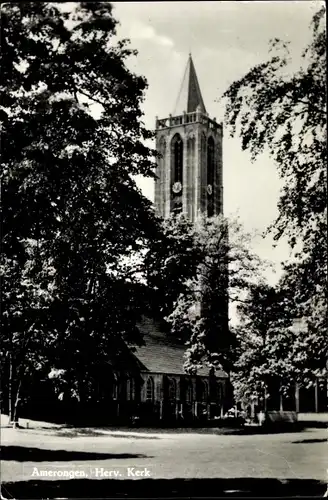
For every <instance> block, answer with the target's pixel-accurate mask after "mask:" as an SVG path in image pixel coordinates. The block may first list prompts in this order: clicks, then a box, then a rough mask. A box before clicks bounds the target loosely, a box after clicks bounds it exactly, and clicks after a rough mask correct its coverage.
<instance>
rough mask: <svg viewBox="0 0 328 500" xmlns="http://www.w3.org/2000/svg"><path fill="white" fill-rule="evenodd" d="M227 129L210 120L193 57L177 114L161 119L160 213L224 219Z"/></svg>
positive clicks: (157, 189)
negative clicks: (222, 215) (223, 139)
mask: <svg viewBox="0 0 328 500" xmlns="http://www.w3.org/2000/svg"><path fill="white" fill-rule="evenodd" d="M222 134H223V127H222V124H221V123H217V122H216V119H215V118H214V119H210V118H209V115H208V113H207V112H206V108H205V105H204V101H203V98H202V94H201V91H200V87H199V83H198V79H197V75H196V71H195V67H194V63H193V60H192V57H191V55H189V60H188V63H187V67H186V70H185V74H184V77H183V81H182V86H181V89H180V92H179V95H178V99H177V103H176V107H175V110H174V114H173V115H170V116H169V117H168V118H164V119H158V118H156V149H157V151H158V152H159V153H160V155H161V157H160V158H159V159H158V164H157V170H156V175H157V179H156V183H155V207H156V209H157V212H158V213H159V215H161V216H162V217H164V218H167V217H169V216H170V214H171V213H179V212H183V213H184V214H186V216H187V217H188V218H189V219H190V220H191V221H193V222H194V221H195V220H196V218H197V216H198V215H199V214H204V213H205V215H207V216H208V217H211V216H213V215H218V214H222V213H223V186H222Z"/></svg>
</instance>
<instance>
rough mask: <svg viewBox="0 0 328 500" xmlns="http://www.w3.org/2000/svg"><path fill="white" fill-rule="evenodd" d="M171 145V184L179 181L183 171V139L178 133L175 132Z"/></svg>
mask: <svg viewBox="0 0 328 500" xmlns="http://www.w3.org/2000/svg"><path fill="white" fill-rule="evenodd" d="M171 147H172V151H171V153H172V160H173V164H172V184H174V183H176V182H181V184H182V176H183V174H182V172H183V141H182V139H181V137H180V135H179V134H175V136H174V137H173V139H172V143H171Z"/></svg>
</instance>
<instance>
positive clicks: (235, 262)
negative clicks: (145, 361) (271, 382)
mask: <svg viewBox="0 0 328 500" xmlns="http://www.w3.org/2000/svg"><path fill="white" fill-rule="evenodd" d="M163 224H164V230H163V233H164V235H165V236H164V240H163V241H162V244H158V246H157V247H154V248H153V249H152V250H151V251H150V252H149V254H148V256H147V269H148V283H149V284H150V287H151V290H152V291H153V293H154V301H153V307H155V309H156V308H157V310H159V311H160V313H161V314H162V315H163V316H164V314H165V315H166V317H165V319H166V322H167V325H168V329H169V331H170V335H174V337H175V339H179V340H180V341H181V342H184V343H185V344H186V346H187V347H186V362H185V369H186V371H188V372H196V371H197V368H199V367H201V366H202V365H203V364H204V363H207V364H209V365H210V366H221V367H224V368H225V369H227V370H230V368H231V362H232V357H233V353H232V352H231V348H232V345H233V338H232V336H231V334H230V331H229V325H228V322H229V311H228V302H229V300H230V301H232V302H233V301H238V300H239V299H240V294H241V293H243V292H244V290H245V288H247V286H248V283H249V282H251V281H252V280H253V279H256V276H257V275H258V273H259V272H260V268H261V265H262V263H260V261H259V259H258V258H257V257H256V256H255V255H254V254H252V252H251V251H250V250H249V248H250V244H249V243H250V239H251V237H250V235H247V234H245V233H244V232H243V229H242V227H241V224H240V223H239V222H238V221H228V220H227V219H225V218H223V217H221V216H218V217H213V218H210V219H207V218H206V217H200V218H199V220H198V221H197V222H196V223H195V224H192V223H190V222H189V221H188V220H186V219H185V217H184V216H183V215H181V216H179V217H175V216H173V217H172V218H170V219H168V220H166V221H164V223H163ZM158 304H162V307H161V308H158Z"/></svg>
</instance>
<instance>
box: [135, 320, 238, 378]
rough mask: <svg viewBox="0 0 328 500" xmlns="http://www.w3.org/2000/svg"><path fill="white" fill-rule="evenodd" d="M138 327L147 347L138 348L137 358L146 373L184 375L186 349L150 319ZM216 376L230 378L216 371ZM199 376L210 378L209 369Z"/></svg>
mask: <svg viewBox="0 0 328 500" xmlns="http://www.w3.org/2000/svg"><path fill="white" fill-rule="evenodd" d="M138 327H139V329H140V331H141V332H142V333H143V335H144V341H145V343H146V345H145V346H142V347H138V348H137V350H136V352H135V356H136V357H137V358H138V360H139V362H141V363H142V365H144V367H145V371H149V372H153V373H167V374H172V375H183V374H184V369H183V364H184V361H185V359H184V357H183V355H184V353H185V350H186V347H185V346H183V345H181V344H177V343H174V340H173V339H169V338H168V337H167V335H165V334H164V333H163V332H161V330H160V328H159V327H158V325H157V324H156V322H155V321H153V320H151V319H149V318H144V319H143V321H142V322H141V323H140V324H139V325H138ZM215 374H216V376H217V377H222V378H227V377H228V375H227V374H226V373H225V372H224V371H223V370H216V372H215ZM197 375H201V376H205V377H208V376H209V368H206V367H204V368H201V369H199V370H198V371H197Z"/></svg>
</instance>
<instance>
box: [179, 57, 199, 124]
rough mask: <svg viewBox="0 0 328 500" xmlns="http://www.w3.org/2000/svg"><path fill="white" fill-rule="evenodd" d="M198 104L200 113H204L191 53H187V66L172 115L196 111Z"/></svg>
mask: <svg viewBox="0 0 328 500" xmlns="http://www.w3.org/2000/svg"><path fill="white" fill-rule="evenodd" d="M198 106H199V107H200V111H202V113H206V109H205V105H204V101H203V98H202V94H201V91H200V87H199V83H198V79H197V75H196V70H195V66H194V63H193V60H192V57H191V54H189V59H188V63H187V67H186V70H185V73H184V76H183V80H182V85H181V88H180V91H179V95H178V98H177V101H176V105H175V109H174V113H173V115H174V116H176V115H182V114H183V112H186V113H193V112H195V111H196V109H197V107H198Z"/></svg>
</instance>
